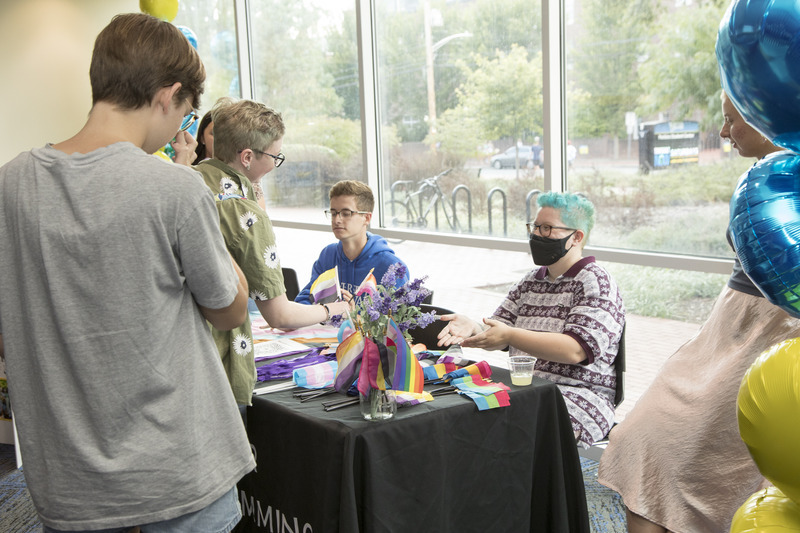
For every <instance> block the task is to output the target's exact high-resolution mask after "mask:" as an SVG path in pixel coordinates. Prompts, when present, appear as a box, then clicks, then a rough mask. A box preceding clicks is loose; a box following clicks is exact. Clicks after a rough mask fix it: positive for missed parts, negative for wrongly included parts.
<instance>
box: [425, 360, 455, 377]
mask: <svg viewBox="0 0 800 533" xmlns="http://www.w3.org/2000/svg"><path fill="white" fill-rule="evenodd" d="M454 370H458V367H457V366H456V365H455V364H454V363H437V364H435V365H431V366H426V367H425V368H423V369H422V373H423V375H424V376H425V379H426V380H429V379H440V378H441V377H442V376H444V375H445V374H447V373H448V372H453V371H454Z"/></svg>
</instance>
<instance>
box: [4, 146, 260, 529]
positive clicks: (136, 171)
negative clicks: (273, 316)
mask: <svg viewBox="0 0 800 533" xmlns="http://www.w3.org/2000/svg"><path fill="white" fill-rule="evenodd" d="M218 226H219V221H218V219H217V213H216V209H215V207H214V201H213V199H212V197H211V195H210V194H209V192H208V188H207V187H206V186H205V184H204V183H203V181H202V179H201V177H200V175H199V174H198V173H196V172H195V171H193V170H191V169H189V168H187V167H181V166H179V165H174V164H172V163H170V162H167V161H164V160H162V159H159V158H158V157H156V156H151V155H147V154H146V153H144V152H143V151H142V150H140V149H139V148H137V147H135V146H134V145H132V144H130V143H117V144H113V145H111V146H109V147H106V148H101V149H98V150H95V151H93V152H91V153H89V154H77V153H76V154H72V155H71V156H68V155H66V154H64V153H62V152H60V151H58V150H55V149H54V148H52V147H50V146H45V147H43V148H39V149H35V150H32V151H31V152H26V153H23V154H21V155H19V156H18V157H17V158H16V159H14V160H13V161H11V162H10V163H8V164H7V165H5V166H4V167H2V168H0V250H2V252H0V272H2V275H0V333H2V336H3V341H4V344H5V356H6V371H7V374H8V383H9V390H10V396H11V402H12V407H13V409H14V416H15V418H16V422H17V427H18V429H19V436H20V443H21V451H22V456H23V460H24V466H23V469H24V472H25V478H26V480H27V483H28V489H29V490H30V493H31V496H32V497H33V501H34V503H35V505H36V508H37V510H38V512H39V514H40V516H41V519H42V522H43V523H45V524H46V525H47V526H49V527H52V528H56V529H76V528H77V529H98V528H111V527H115V526H121V525H130V524H134V523H147V522H154V521H160V520H166V519H170V518H173V517H177V516H180V515H183V514H186V513H189V512H193V511H195V510H198V509H201V508H203V507H205V506H207V505H209V504H210V503H212V502H213V501H215V500H216V499H218V498H219V497H220V496H222V494H224V493H225V492H226V491H228V490H230V488H231V487H232V486H233V485H234V484H235V483H236V482H237V481H238V480H239V479H240V478H241V477H242V476H243V475H244V474H245V473H247V472H249V471H250V470H252V468H253V467H254V466H255V465H254V462H253V458H252V454H251V452H250V446H249V444H248V441H247V436H246V434H245V431H244V427H243V424H242V421H241V417H240V415H239V413H238V410H237V408H236V404H235V402H234V400H233V396H232V394H231V390H230V387H229V386H228V383H227V379H226V377H225V372H224V371H223V369H222V366H221V364H220V361H219V355H218V354H217V350H216V348H215V346H214V344H213V342H212V339H211V336H210V334H209V331H208V326H207V324H206V322H205V320H204V319H203V317H202V315H201V314H200V312H199V310H198V308H197V304H200V305H203V306H206V307H209V308H214V309H219V308H222V307H225V306H227V305H230V303H231V302H232V301H233V298H234V296H235V294H236V283H237V278H236V274H235V273H234V271H233V268H232V265H231V262H230V258H229V256H228V254H227V252H226V250H225V245H224V242H223V240H222V236H221V235H220V231H219V227H218Z"/></svg>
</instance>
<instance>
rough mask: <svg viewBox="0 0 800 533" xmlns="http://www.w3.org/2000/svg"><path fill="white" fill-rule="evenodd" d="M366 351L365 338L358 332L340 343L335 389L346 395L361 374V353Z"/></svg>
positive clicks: (337, 354) (337, 355)
mask: <svg viewBox="0 0 800 533" xmlns="http://www.w3.org/2000/svg"><path fill="white" fill-rule="evenodd" d="M363 351H364V336H363V335H361V332H360V331H358V330H356V331H354V332H353V333H352V334H351V335H350V336H349V337H347V338H346V339H344V340H343V341H342V342H341V343H339V347H338V348H336V363H337V366H338V368H337V370H336V378H334V380H333V388H335V389H336V390H337V391H338V392H342V393H346V392H347V389H349V388H350V385H352V384H353V381H355V379H356V377H358V375H359V373H360V364H361V353H362V352H363Z"/></svg>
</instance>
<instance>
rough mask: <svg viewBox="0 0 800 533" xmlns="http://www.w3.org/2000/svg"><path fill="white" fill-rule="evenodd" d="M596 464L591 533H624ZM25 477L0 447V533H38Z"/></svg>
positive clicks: (586, 473) (619, 510)
mask: <svg viewBox="0 0 800 533" xmlns="http://www.w3.org/2000/svg"><path fill="white" fill-rule="evenodd" d="M597 466H598V462H597V461H595V460H594V459H590V458H587V457H581V468H582V470H583V481H584V484H585V485H586V502H587V504H588V507H589V522H590V525H591V528H592V533H625V532H626V526H625V510H624V508H623V506H622V501H621V500H620V497H619V495H618V494H617V493H616V492H614V491H612V490H609V489H607V488H605V487H604V486H602V485H600V484H599V483H598V482H597ZM41 530H42V528H41V524H40V523H39V520H38V519H37V517H36V510H35V509H34V507H33V503H32V502H31V499H30V496H29V495H28V489H27V488H26V487H25V478H24V477H23V475H22V472H21V471H19V470H17V468H16V459H15V458H14V447H13V446H11V445H8V444H0V533H39V532H41Z"/></svg>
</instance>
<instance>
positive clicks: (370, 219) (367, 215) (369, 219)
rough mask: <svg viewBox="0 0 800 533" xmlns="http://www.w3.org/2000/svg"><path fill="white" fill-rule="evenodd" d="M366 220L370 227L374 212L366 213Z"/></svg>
mask: <svg viewBox="0 0 800 533" xmlns="http://www.w3.org/2000/svg"><path fill="white" fill-rule="evenodd" d="M364 220H365V221H366V222H367V227H369V224H370V222H372V213H367V214H366V215H364Z"/></svg>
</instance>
